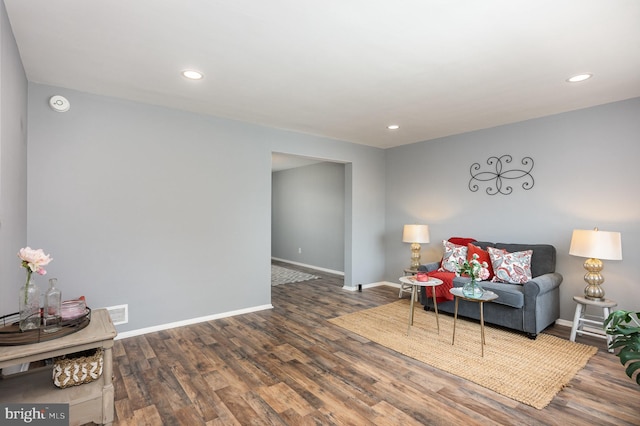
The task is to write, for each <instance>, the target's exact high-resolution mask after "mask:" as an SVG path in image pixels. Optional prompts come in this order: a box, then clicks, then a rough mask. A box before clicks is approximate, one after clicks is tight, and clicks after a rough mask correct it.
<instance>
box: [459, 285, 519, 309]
mask: <svg viewBox="0 0 640 426" xmlns="http://www.w3.org/2000/svg"><path fill="white" fill-rule="evenodd" d="M466 280H468V279H465V278H455V279H454V280H453V285H454V287H462V286H463V285H464V283H465V281H466ZM480 286H481V287H482V288H483V289H485V290H490V291H492V292H494V293H495V294H497V295H498V298H497V299H495V300H494V301H493V302H492V303H498V304H500V305H506V306H509V307H512V308H516V309H520V308H522V307H523V306H524V286H522V285H520V284H508V283H494V282H491V281H480Z"/></svg>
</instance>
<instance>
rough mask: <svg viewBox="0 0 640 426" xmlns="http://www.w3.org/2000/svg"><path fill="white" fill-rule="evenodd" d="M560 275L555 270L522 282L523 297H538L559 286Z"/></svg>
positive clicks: (560, 281)
mask: <svg viewBox="0 0 640 426" xmlns="http://www.w3.org/2000/svg"><path fill="white" fill-rule="evenodd" d="M561 283H562V275H561V274H559V273H557V272H550V273H548V274H544V275H540V276H537V277H535V278H534V279H532V280H530V281H528V282H526V283H525V284H524V294H525V297H538V296H541V295H543V294H545V293H548V292H550V291H552V290H554V289H555V288H557V287H559V286H560V284H561Z"/></svg>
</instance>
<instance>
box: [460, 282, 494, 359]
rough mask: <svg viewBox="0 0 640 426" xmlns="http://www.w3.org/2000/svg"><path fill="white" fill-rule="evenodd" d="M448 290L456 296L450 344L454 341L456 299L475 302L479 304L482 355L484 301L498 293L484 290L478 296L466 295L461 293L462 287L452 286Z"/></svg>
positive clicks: (489, 299) (490, 299)
mask: <svg viewBox="0 0 640 426" xmlns="http://www.w3.org/2000/svg"><path fill="white" fill-rule="evenodd" d="M449 292H450V293H451V294H453V295H454V296H455V298H456V307H455V310H454V314H453V338H452V339H451V344H452V345H453V344H454V343H455V341H456V321H457V319H458V301H459V300H460V299H464V300H468V301H470V302H476V303H478V304H479V305H480V347H481V348H482V351H481V353H482V356H483V357H484V345H485V341H484V302H491V301H494V300H496V299H497V298H498V295H497V294H495V293H494V292H492V291H485V292H484V293H483V294H482V296H480V297H467V296H465V295H464V293H462V287H454V288H452V289H449Z"/></svg>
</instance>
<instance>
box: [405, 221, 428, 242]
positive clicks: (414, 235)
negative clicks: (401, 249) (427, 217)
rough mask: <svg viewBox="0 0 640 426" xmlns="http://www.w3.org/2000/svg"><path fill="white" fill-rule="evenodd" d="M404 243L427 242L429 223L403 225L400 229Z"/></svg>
mask: <svg viewBox="0 0 640 426" xmlns="http://www.w3.org/2000/svg"><path fill="white" fill-rule="evenodd" d="M402 242H404V243H419V244H421V243H428V242H429V225H405V226H404V229H403V231H402Z"/></svg>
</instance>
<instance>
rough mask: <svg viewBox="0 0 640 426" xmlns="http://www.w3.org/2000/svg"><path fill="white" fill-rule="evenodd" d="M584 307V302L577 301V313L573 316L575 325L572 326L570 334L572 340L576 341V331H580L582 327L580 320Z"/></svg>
mask: <svg viewBox="0 0 640 426" xmlns="http://www.w3.org/2000/svg"><path fill="white" fill-rule="evenodd" d="M582 309H584V306H582V303H577V304H576V313H575V315H574V316H573V325H572V326H571V334H570V335H569V340H570V341H572V342H575V341H576V333H577V332H578V329H579V328H580V329H581V328H582V327H581V326H580V320H581V319H582Z"/></svg>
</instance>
